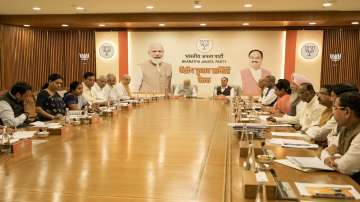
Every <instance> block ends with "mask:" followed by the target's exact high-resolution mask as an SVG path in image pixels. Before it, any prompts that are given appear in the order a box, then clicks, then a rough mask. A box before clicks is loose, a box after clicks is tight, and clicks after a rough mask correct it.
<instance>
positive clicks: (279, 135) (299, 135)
mask: <svg viewBox="0 0 360 202" xmlns="http://www.w3.org/2000/svg"><path fill="white" fill-rule="evenodd" d="M271 135H272V136H276V137H304V135H303V134H301V133H298V132H297V133H289V132H271Z"/></svg>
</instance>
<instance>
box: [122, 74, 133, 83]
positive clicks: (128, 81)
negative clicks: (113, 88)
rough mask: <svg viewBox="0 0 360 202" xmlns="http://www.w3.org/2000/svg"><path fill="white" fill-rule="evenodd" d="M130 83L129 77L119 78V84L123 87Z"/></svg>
mask: <svg viewBox="0 0 360 202" xmlns="http://www.w3.org/2000/svg"><path fill="white" fill-rule="evenodd" d="M130 81H131V77H130V76H129V75H127V74H125V75H123V76H122V77H121V83H123V84H124V85H129V84H130Z"/></svg>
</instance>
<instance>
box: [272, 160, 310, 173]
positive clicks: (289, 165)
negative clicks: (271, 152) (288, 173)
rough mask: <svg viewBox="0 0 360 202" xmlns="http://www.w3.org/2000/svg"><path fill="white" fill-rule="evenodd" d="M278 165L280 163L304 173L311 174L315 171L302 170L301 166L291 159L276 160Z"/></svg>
mask: <svg viewBox="0 0 360 202" xmlns="http://www.w3.org/2000/svg"><path fill="white" fill-rule="evenodd" d="M274 161H275V162H276V163H280V164H282V165H284V166H287V167H290V168H295V169H296V170H300V171H303V172H311V171H314V170H313V169H308V168H301V167H300V166H298V165H296V164H295V163H292V162H291V161H290V160H289V159H276V160H274Z"/></svg>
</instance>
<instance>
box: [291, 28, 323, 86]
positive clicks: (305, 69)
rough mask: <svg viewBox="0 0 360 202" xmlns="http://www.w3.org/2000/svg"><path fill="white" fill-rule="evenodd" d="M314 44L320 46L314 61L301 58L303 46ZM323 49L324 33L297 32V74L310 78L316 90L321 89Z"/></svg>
mask: <svg viewBox="0 0 360 202" xmlns="http://www.w3.org/2000/svg"><path fill="white" fill-rule="evenodd" d="M308 42H313V43H316V44H318V46H319V54H318V56H317V57H316V58H314V59H304V58H303V57H302V56H301V47H302V44H305V43H308ZM322 47H323V31H318V30H315V31H313V30H301V31H298V32H297V40H296V59H295V72H297V73H300V74H303V75H304V76H306V77H307V78H309V79H310V80H311V81H312V83H313V85H314V88H315V90H319V89H320V77H321V60H322Z"/></svg>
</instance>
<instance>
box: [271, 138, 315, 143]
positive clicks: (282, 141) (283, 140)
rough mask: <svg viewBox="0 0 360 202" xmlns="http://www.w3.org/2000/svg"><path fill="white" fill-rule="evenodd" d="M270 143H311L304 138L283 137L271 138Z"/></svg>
mask: <svg viewBox="0 0 360 202" xmlns="http://www.w3.org/2000/svg"><path fill="white" fill-rule="evenodd" d="M269 143H271V144H278V145H283V144H293V145H296V144H297V145H306V144H309V143H308V142H306V141H304V140H294V139H282V138H271V139H270V140H269Z"/></svg>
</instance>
